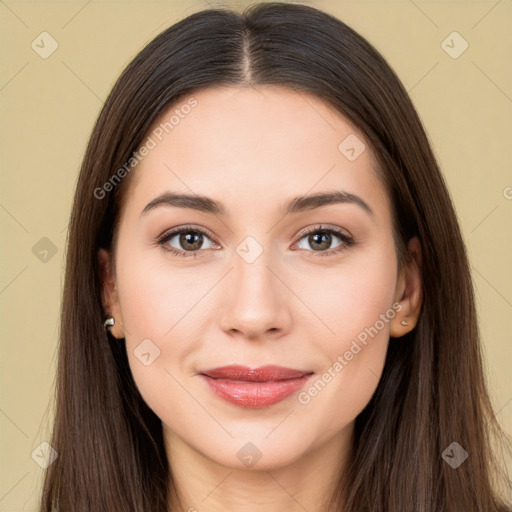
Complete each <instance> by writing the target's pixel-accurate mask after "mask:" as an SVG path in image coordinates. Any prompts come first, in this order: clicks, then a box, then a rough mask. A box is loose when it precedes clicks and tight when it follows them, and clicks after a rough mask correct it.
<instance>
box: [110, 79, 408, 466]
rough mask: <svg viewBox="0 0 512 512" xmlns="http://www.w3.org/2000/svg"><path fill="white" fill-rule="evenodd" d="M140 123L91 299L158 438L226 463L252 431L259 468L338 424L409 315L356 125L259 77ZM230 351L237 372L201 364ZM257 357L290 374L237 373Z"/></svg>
mask: <svg viewBox="0 0 512 512" xmlns="http://www.w3.org/2000/svg"><path fill="white" fill-rule="evenodd" d="M187 102H188V103H187ZM187 104H188V105H191V107H190V108H185V107H184V105H187ZM177 111H178V112H177ZM173 114H175V119H174V120H172V121H171V122H169V119H170V117H171V116H172V115H173ZM165 122H169V123H168V125H164V124H163V123H165ZM162 126H166V129H163V128H162ZM166 131H167V132H168V133H166ZM149 136H150V137H151V140H152V141H153V142H154V144H153V143H151V142H149V139H146V142H147V147H149V146H151V148H150V149H149V150H148V151H147V154H146V155H145V156H144V157H143V158H142V161H141V162H140V163H139V164H138V165H137V167H136V168H135V169H134V170H133V171H132V172H133V173H134V174H133V176H131V178H133V181H132V182H131V183H130V187H129V189H128V190H127V194H126V197H125V202H124V205H123V210H122V215H121V221H120V225H119V231H118V233H117V235H118V236H117V241H116V249H115V254H114V255H111V256H112V257H115V268H116V271H115V275H113V276H111V277H112V279H111V280H110V281H109V280H108V279H107V280H106V281H105V283H106V284H105V290H106V292H105V296H106V297H107V299H106V306H107V308H108V311H109V312H110V313H112V315H113V316H114V317H115V319H116V325H115V327H114V328H113V330H112V332H113V334H114V335H115V336H116V337H125V340H126V348H127V354H128V358H129V363H130V368H131V370H132V373H133V377H134V379H135V382H136V384H137V386H138V388H139V390H140V392H141V394H142V397H143V398H144V400H145V401H146V402H147V404H148V405H149V407H150V408H151V409H152V410H153V411H154V412H155V413H156V414H157V415H158V416H159V418H161V420H162V422H163V427H164V434H165V435H166V438H167V439H168V440H169V439H171V438H174V439H179V440H180V441H182V442H185V443H186V444H187V445H188V446H190V447H191V448H192V449H193V450H195V451H196V452H197V453H199V454H202V455H203V456H205V457H207V458H209V459H211V460H213V461H216V462H218V463H220V464H223V465H226V466H230V467H239V468H243V467H244V464H245V465H246V466H247V464H246V462H245V461H244V456H245V455H244V452H243V450H246V451H247V453H248V454H250V452H251V450H254V448H252V447H250V445H248V444H247V443H249V442H250V443H252V444H253V445H254V446H255V447H256V449H257V451H256V450H255V453H257V452H259V453H260V454H261V459H260V460H259V462H258V467H259V468H262V469H265V468H274V467H277V466H280V465H284V464H287V463H290V462H292V461H295V460H297V459H299V458H301V457H304V456H305V455H306V454H308V453H310V452H311V451H313V450H315V449H316V448H318V447H320V446H322V445H324V444H325V443H326V442H327V441H329V440H332V439H335V438H341V437H343V436H345V437H346V436H348V435H349V433H350V431H351V429H352V427H353V422H354V419H355V418H356V416H357V415H358V414H359V413H360V412H361V411H362V409H363V408H364V407H365V406H366V404H367V403H368V402H369V400H370V398H371V396H372V394H373V392H374V391H375V389H376V387H377V384H378V381H379V378H380V375H381V372H382V369H383V365H384V360H385V355H386V350H387V346H388V342H389V337H390V333H391V335H394V336H400V335H401V334H404V333H405V332H406V330H410V328H412V325H413V323H412V322H411V321H410V319H409V327H402V326H401V324H400V320H403V318H404V314H407V313H408V311H407V304H408V302H407V300H405V301H404V302H402V303H401V304H397V302H398V301H399V300H402V297H403V296H404V294H405V293H406V291H407V285H406V282H405V280H403V279H402V277H401V275H399V274H398V272H397V257H396V254H395V246H394V241H393V231H392V214H391V205H390V203H389V198H388V196H387V194H386V191H385V188H384V186H383V184H382V183H381V181H380V180H379V178H378V176H377V171H376V163H375V159H374V157H373V155H372V153H371V150H370V148H369V146H368V144H367V142H366V141H365V139H364V137H363V136H362V134H361V133H360V132H359V131H358V130H356V129H355V128H354V127H353V126H351V124H350V123H349V122H348V121H347V120H346V119H345V118H344V117H342V116H341V115H340V114H339V113H337V112H335V111H334V110H333V109H332V108H331V107H329V106H328V105H327V104H325V103H323V102H322V101H321V100H319V99H317V98H315V97H313V96H310V95H307V94H299V93H297V92H293V91H290V90H287V89H284V88H270V87H260V88H257V89H254V88H229V87H226V88H211V89H208V90H204V91H201V92H199V93H197V94H194V95H193V98H192V99H190V98H186V99H184V100H183V101H182V102H181V103H180V104H178V105H174V106H173V107H172V108H170V109H169V110H168V111H167V112H165V113H164V114H163V115H162V116H161V118H159V119H158V120H157V121H156V122H155V124H154V126H153V127H152V129H151V130H150V132H149ZM160 139H161V140H160ZM153 146H154V147H153ZM144 153H146V152H144ZM165 194H167V196H165ZM322 194H331V196H327V195H326V196H322ZM173 195H174V198H173ZM177 195H183V196H188V197H186V198H185V197H181V198H179V197H177ZM314 197H316V200H315V199H314ZM203 198H208V199H206V200H204V199H203ZM300 198H303V199H300ZM105 256H106V253H104V251H103V252H100V258H104V257H105ZM102 261H106V259H105V260H102ZM114 286H115V288H114ZM231 365H241V366H244V367H247V371H246V372H245V373H244V372H242V373H238V370H239V369H236V368H235V370H234V373H233V372H232V373H229V372H228V373H225V374H214V372H213V371H210V370H212V369H215V368H218V367H225V366H231ZM264 366H279V367H284V368H288V369H293V370H298V373H296V374H293V373H286V372H285V373H279V372H277V373H272V372H270V373H267V374H265V373H264V372H257V371H252V372H251V371H250V370H254V369H257V368H260V367H264ZM206 372H209V373H210V374H211V376H210V377H208V376H206V375H204V373H206ZM300 375H303V376H302V377H301V376H300ZM213 377H217V378H213ZM251 377H252V378H259V379H260V380H263V381H266V382H260V383H255V382H247V379H250V378H251ZM272 379H274V381H273V382H271V381H272ZM275 379H281V381H280V382H276V381H275Z"/></svg>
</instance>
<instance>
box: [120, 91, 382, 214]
mask: <svg viewBox="0 0 512 512" xmlns="http://www.w3.org/2000/svg"><path fill="white" fill-rule="evenodd" d="M149 139H151V143H150V144H149V145H151V146H152V148H151V149H150V150H149V151H148V152H147V154H146V155H145V156H144V157H143V158H142V160H141V162H140V164H138V166H137V167H136V169H135V170H134V171H132V172H133V173H134V175H133V176H132V181H131V183H130V187H129V191H128V194H127V198H126V202H127V203H130V204H131V205H133V206H136V207H137V208H138V209H139V210H140V209H141V208H143V207H144V206H145V203H147V202H148V201H149V200H151V199H152V198H153V197H155V196H156V195H157V194H160V193H162V192H163V191H165V190H169V191H178V192H183V193H189V194H190V193H196V194H200V195H208V196H212V197H216V198H218V199H219V200H221V201H222V202H223V203H225V204H226V206H227V210H228V213H229V211H230V210H231V209H233V210H237V211H240V209H242V210H243V209H245V210H246V209H247V208H249V207H254V208H255V209H256V210H258V208H259V209H260V210H261V208H263V207H265V208H267V209H268V207H269V205H271V204H275V206H276V208H278V207H279V205H281V204H282V203H283V198H290V197H294V196H299V195H306V194H308V193H315V192H317V191H325V190H340V189H343V190H344V191H346V192H349V193H350V192H352V193H357V194H358V195H363V194H364V195H365V197H366V198H367V199H368V201H373V202H383V201H384V202H386V201H387V197H386V194H385V191H384V188H383V185H382V183H381V182H380V180H379V179H378V173H377V166H376V162H375V159H374V156H373V154H372V151H371V148H370V147H369V146H368V144H367V142H366V141H365V139H364V137H363V135H362V134H361V133H360V132H359V131H358V130H357V129H356V128H355V127H354V126H353V125H352V124H351V123H350V122H349V121H348V120H347V119H346V118H344V117H343V116H342V115H341V114H340V113H339V112H337V111H336V110H335V109H334V108H332V107H331V106H330V105H329V104H327V103H326V102H324V101H322V100H321V99H319V98H317V97H315V96H313V95H310V94H307V93H302V92H297V91H293V90H291V89H286V88H282V87H269V86H263V87H258V88H252V87H215V88H209V89H205V90H201V91H198V92H196V93H194V94H191V95H190V96H187V97H183V98H181V99H180V101H178V102H176V103H175V104H173V105H172V106H171V107H169V108H168V109H167V110H166V111H165V112H163V113H162V114H161V115H160V116H159V117H158V118H157V119H156V120H155V122H154V123H153V125H152V127H151V128H150V130H149V131H148V134H147V138H145V142H147V141H149ZM143 202H145V203H144V204H142V203H143ZM231 207H232V208H231Z"/></svg>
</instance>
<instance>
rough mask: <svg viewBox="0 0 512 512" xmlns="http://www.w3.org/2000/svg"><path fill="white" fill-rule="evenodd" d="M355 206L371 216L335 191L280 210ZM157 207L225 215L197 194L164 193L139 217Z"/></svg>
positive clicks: (300, 199) (221, 208) (296, 199)
mask: <svg viewBox="0 0 512 512" xmlns="http://www.w3.org/2000/svg"><path fill="white" fill-rule="evenodd" d="M343 203H345V204H346V203H348V204H355V205H357V206H360V207H361V208H362V209H364V210H365V211H366V212H367V213H368V214H369V215H371V216H373V215H374V213H373V210H372V209H371V208H370V206H369V205H368V203H366V201H364V200H363V199H362V198H361V197H359V196H357V195H355V194H350V193H349V192H343V191H335V192H320V193H317V194H312V195H306V196H299V197H294V198H293V199H291V200H290V201H289V202H288V203H286V204H285V205H284V207H283V208H282V209H281V214H282V215H283V216H285V215H288V214H290V213H300V212H304V211H309V210H313V209H315V208H320V207H321V206H326V205H331V204H343ZM159 206H171V207H175V208H190V209H192V210H198V211H200V212H204V213H211V214H213V215H219V216H222V215H226V209H225V208H224V206H223V205H222V203H220V202H218V201H216V200H214V199H211V198H209V197H206V196H200V195H197V194H194V195H189V194H177V193H174V192H164V193H163V194H161V195H159V196H157V197H156V198H155V199H153V200H152V201H151V202H149V203H148V204H147V205H146V206H145V207H144V209H143V210H142V213H141V216H142V215H144V214H146V213H148V212H149V211H151V210H154V209H155V208H157V207H159Z"/></svg>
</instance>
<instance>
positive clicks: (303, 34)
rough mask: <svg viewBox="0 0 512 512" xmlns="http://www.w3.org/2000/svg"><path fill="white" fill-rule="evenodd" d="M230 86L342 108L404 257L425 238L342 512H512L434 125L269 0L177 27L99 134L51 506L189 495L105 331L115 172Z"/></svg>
mask: <svg viewBox="0 0 512 512" xmlns="http://www.w3.org/2000/svg"><path fill="white" fill-rule="evenodd" d="M217 85H233V86H247V85H270V86H272V85H274V86H283V87H287V88H290V89H292V90H295V91H300V92H305V93H309V94H314V95H316V96H317V97H320V98H322V99H324V100H325V101H327V102H328V103H329V104H330V105H331V106H332V107H333V108H334V109H336V110H338V111H339V112H340V113H341V114H343V115H344V116H345V117H346V118H347V119H348V120H349V121H350V122H352V123H353V124H354V125H355V126H356V127H357V128H359V129H360V130H361V132H362V133H363V134H364V136H365V137H366V140H367V141H368V143H369V144H370V145H371V147H372V149H373V151H374V154H375V156H376V158H377V160H378V163H379V172H380V174H381V177H382V179H383V182H384V183H385V185H386V188H387V190H388V193H389V194H390V198H391V201H392V204H393V208H394V212H393V214H394V229H395V233H396V245H397V253H398V254H399V256H400V261H401V262H402V261H404V258H406V257H407V254H405V252H404V251H405V247H406V244H407V241H408V240H410V239H411V238H412V237H414V236H417V237H418V239H419V241H420V243H421V247H422V268H421V272H422V278H423V306H422V311H421V316H420V319H419V323H418V325H417V326H416V328H415V329H414V330H413V331H412V332H410V333H409V334H408V335H406V336H405V337H404V338H401V339H400V341H399V342H398V341H393V340H391V342H390V345H389V350H388V354H387V359H386V364H385V368H384V372H383V375H382V378H381V380H380V382H379V385H378V388H377V390H376V392H375V394H374V395H373V397H372V399H371V401H370V403H369V404H368V405H367V407H366V408H365V409H364V411H363V412H362V413H361V414H360V415H359V416H358V417H357V419H356V424H355V442H354V446H353V452H352V455H351V458H350V460H349V462H348V466H347V468H346V471H345V472H344V474H340V475H339V484H338V487H337V491H336V494H335V495H333V496H332V500H331V505H332V507H333V508H332V510H343V511H344V512H370V511H371V512H406V511H407V512H412V511H418V512H420V511H421V512H460V511H464V512H468V511H474V512H497V511H504V510H507V508H506V506H505V504H504V503H502V501H504V499H501V500H500V499H499V498H498V491H497V487H496V486H497V483H496V478H495V477H496V475H497V474H498V473H497V471H495V466H496V461H495V459H494V458H493V455H492V453H493V451H492V449H491V441H492V439H496V437H495V436H499V435H502V433H501V430H500V429H499V426H498V424H497V422H496V418H495V415H494V413H493V411H492V408H491V405H490V400H489V397H488V393H487V391H486V386H485V381H484V373H483V368H482V356H481V347H480V342H479V332H478V326H477V319H476V313H475V303H474V296H473V287H472V281H471V275H470V271H469V265H468V259H467V256H466V252H465V248H464V244H463V240H462V237H461V233H460V229H459V226H458V223H457V219H456V216H455V212H454V208H453V206H452V203H451V200H450V197H449V194H448V192H447V188H446V186H445V183H444V181H443V178H442V176H441V173H440V171H439V168H438V165H437V163H436V160H435V157H434V155H433V152H432V150H431V148H430V145H429V142H428V139H427V136H426V134H425V131H424V129H423V127H422V124H421V122H420V120H419V118H418V115H417V113H416V112H415V109H414V107H413V105H412V103H411V101H410V99H409V97H408V95H407V93H406V91H405V89H404V87H403V86H402V84H401V82H400V80H399V79H398V78H397V76H396V75H395V73H394V72H393V71H392V69H391V68H390V67H389V65H388V64H387V63H386V61H385V60H384V58H383V57H382V56H381V55H380V54H379V53H378V52H377V51H376V50H375V49H374V48H373V47H372V46H371V45H370V44H369V43H368V42H367V41H366V40H365V39H364V38H362V37H361V36H360V35H359V34H357V33H356V32H355V31H354V30H352V29H351V28H350V27H348V26H347V25H345V24H344V23H342V22H341V21H339V20H338V19H336V18H334V17H332V16H330V15H328V14H326V13H324V12H321V11H319V10H317V9H314V8H312V7H307V6H304V5H302V6H301V5H295V4H285V3H263V4H257V5H254V6H252V7H250V8H248V9H246V10H245V11H244V12H243V13H237V12H233V11H230V10H224V9H211V10H206V11H202V12H198V13H196V14H193V15H191V16H189V17H187V18H186V19H184V20H182V21H180V22H178V23H177V24H175V25H173V26H172V27H170V28H168V29H166V30H165V31H164V32H162V33H161V34H160V35H159V36H157V37H156V38H155V39H154V40H153V41H151V42H150V43H149V44H148V45H147V46H146V47H145V48H144V49H143V50H142V51H141V52H140V53H139V54H138V55H137V56H136V57H135V58H134V60H133V61H132V62H131V63H130V64H129V65H128V67H127V68H126V69H125V71H124V72H123V73H122V75H121V76H120V77H119V79H118V80H117V82H116V84H115V85H114V87H113V90H112V92H111V93H110V95H109V97H108V99H107V101H106V103H105V105H104V107H103V109H102V111H101V113H100V115H99V117H98V120H97V122H96V124H95V126H94V129H93V131H92V135H91V138H90V141H89V144H88V147H87V151H86V153H85V157H84V160H83V163H82V167H81V170H80V175H79V179H78V183H77V188H76V194H75V198H74V204H73V209H72V214H71V221H70V225H69V233H68V247H67V264H66V272H65V284H64V292H63V299H62V312H61V326H60V345H59V357H58V375H57V383H56V397H57V399H56V416H55V421H54V427H53V435H52V438H51V443H50V444H51V445H52V446H53V448H54V449H55V450H56V451H57V452H58V454H59V456H58V458H57V459H56V460H55V462H53V464H51V465H50V466H49V468H48V469H47V472H46V475H45V481H44V488H43V493H42V497H41V505H40V511H41V512H50V511H52V510H60V511H61V512H78V511H80V512H85V511H87V512H89V511H94V512H112V511H114V510H115V511H123V512H124V511H126V512H128V511H130V512H149V511H152V512H164V511H166V510H167V508H168V503H169V496H170V493H171V491H175V490H174V485H173V480H172V475H171V474H170V470H169V467H168V463H167V458H166V453H165V449H164V443H163V436H162V426H161V421H160V419H159V418H158V417H157V416H156V415H155V414H154V413H153V412H152V410H150V409H149V407H148V406H147V405H146V403H145V402H144V400H143V399H142V397H141V395H140V394H139V392H138V389H137V387H136V385H135V383H134V380H133V378H132V375H131V372H130V368H129V365H128V360H127V356H126V348H125V345H124V343H123V342H122V341H119V340H116V339H114V338H112V337H111V335H110V334H109V333H106V332H105V330H104V329H103V325H102V324H103V320H104V312H103V310H102V305H101V282H100V276H99V273H98V272H99V268H98V260H97V253H98V249H99V248H100V247H104V248H107V249H108V248H110V247H111V246H112V243H113V240H114V237H115V233H116V221H117V220H118V219H119V212H120V205H121V204H122V203H121V198H122V194H123V193H124V192H123V191H125V190H126V188H127V187H128V185H129V183H130V181H131V176H132V175H133V173H135V172H137V170H136V168H135V169H134V170H133V171H132V170H130V171H129V172H125V173H121V174H126V176H125V177H123V178H122V179H121V180H119V181H120V182H119V183H118V184H117V183H114V184H113V183H112V177H113V175H114V174H115V173H116V171H117V170H118V169H121V168H123V166H124V165H125V164H126V162H129V161H130V158H132V156H133V153H134V151H135V150H136V149H137V148H138V147H139V146H140V145H141V144H142V143H143V141H144V138H145V137H146V136H147V132H148V130H149V128H150V126H151V125H152V123H153V122H154V120H155V119H156V118H157V116H158V115H159V114H161V113H162V112H163V111H164V110H165V109H167V108H169V106H170V105H171V104H172V103H175V102H177V101H178V100H179V99H181V98H186V97H187V95H191V94H192V93H193V92H194V91H198V90H200V89H204V88H207V87H210V86H217ZM125 170H126V167H125ZM121 174H119V173H118V174H117V176H118V177H119V176H121ZM109 180H111V181H110V183H111V185H112V186H111V187H108V191H107V192H105V190H107V189H106V187H105V183H107V182H109ZM114 185H117V186H114ZM98 191H100V192H98ZM453 442H457V443H458V444H459V445H460V446H461V447H462V448H463V449H464V450H465V451H466V452H467V453H468V454H469V456H468V458H467V460H465V461H464V462H463V463H462V464H461V465H460V466H459V467H458V468H457V469H454V468H452V467H451V466H450V465H449V464H448V463H447V462H446V461H445V460H444V459H443V457H442V453H443V451H444V450H445V449H446V448H447V447H449V446H450V445H451V444H452V443H453ZM503 482H505V484H506V487H507V484H510V482H509V481H508V480H507V479H506V478H504V479H503ZM507 489H508V487H507Z"/></svg>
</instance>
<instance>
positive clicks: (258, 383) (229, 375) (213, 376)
mask: <svg viewBox="0 0 512 512" xmlns="http://www.w3.org/2000/svg"><path fill="white" fill-rule="evenodd" d="M313 373H314V372H311V371H303V370H294V369H292V368H284V367H282V366H262V367H260V368H248V367H247V366H239V365H232V366H222V367H220V368H212V369H210V370H203V371H201V372H200V375H201V376H202V377H203V379H204V380H205V381H206V382H207V384H208V386H209V388H210V389H211V390H212V391H213V392H214V393H215V394H216V395H217V396H219V397H221V398H223V399H224V400H226V401H228V402H230V403H232V404H235V405H238V406H240V407H246V408H250V409H256V408H263V407H269V406H271V405H274V404H276V403H278V402H280V401H281V400H284V399H285V398H286V397H288V396H289V395H291V394H292V393H294V392H296V391H298V390H299V389H300V388H301V387H302V386H304V384H305V382H306V381H307V380H308V379H309V377H311V375H313Z"/></svg>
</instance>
